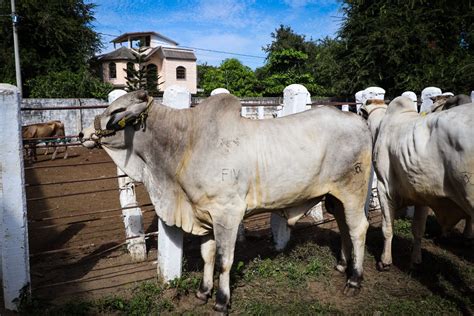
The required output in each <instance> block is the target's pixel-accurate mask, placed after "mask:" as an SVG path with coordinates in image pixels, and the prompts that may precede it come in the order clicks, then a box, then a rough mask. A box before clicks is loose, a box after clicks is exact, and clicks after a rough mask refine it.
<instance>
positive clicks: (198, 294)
mask: <svg viewBox="0 0 474 316" xmlns="http://www.w3.org/2000/svg"><path fill="white" fill-rule="evenodd" d="M196 298H198V300H199V303H198V304H199V305H204V304H207V300H208V299H209V295H208V294H206V293H202V292H201V291H197V292H196Z"/></svg>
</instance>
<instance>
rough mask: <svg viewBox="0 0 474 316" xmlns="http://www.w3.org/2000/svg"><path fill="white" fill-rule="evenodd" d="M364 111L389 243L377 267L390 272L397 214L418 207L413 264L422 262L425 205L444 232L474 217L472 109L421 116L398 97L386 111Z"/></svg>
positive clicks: (379, 105) (379, 106)
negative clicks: (465, 219) (371, 138)
mask: <svg viewBox="0 0 474 316" xmlns="http://www.w3.org/2000/svg"><path fill="white" fill-rule="evenodd" d="M362 111H363V112H365V113H366V115H367V116H368V120H369V126H370V129H371V131H372V134H373V135H374V138H375V144H374V165H375V171H376V173H377V177H378V190H379V198H380V204H381V207H382V214H383V222H382V231H383V234H384V237H385V242H384V250H383V253H382V257H381V262H379V265H378V267H379V269H386V268H388V267H389V266H390V264H391V263H392V251H391V243H392V236H393V232H392V226H393V217H394V212H395V211H396V210H397V209H399V208H402V207H405V206H407V205H415V214H414V219H413V223H412V232H413V236H414V245H413V252H412V257H411V262H412V264H417V263H420V262H421V238H422V236H423V234H424V229H425V223H426V217H427V215H428V211H429V208H428V207H426V206H429V207H431V208H432V209H433V211H434V212H435V215H436V217H437V219H438V221H439V222H440V224H441V226H442V229H443V231H444V232H446V231H447V230H448V229H450V228H452V226H454V225H455V224H456V223H457V222H458V221H459V220H460V219H462V218H465V217H466V215H467V216H471V217H472V216H473V215H474V142H473V139H474V129H473V128H472V126H473V124H474V107H473V106H472V104H465V105H460V106H457V107H455V108H452V109H450V110H448V111H443V112H439V113H432V114H429V115H426V116H420V115H419V114H418V113H417V112H416V111H415V110H414V109H413V103H412V101H411V100H410V99H408V98H406V97H398V98H395V99H394V100H393V101H392V102H391V103H390V104H389V106H388V108H387V106H386V105H385V104H384V103H383V102H375V103H371V104H367V105H365V106H363V107H362ZM466 228H467V227H466ZM470 228H471V227H469V228H467V229H468V230H470ZM465 233H466V230H465ZM468 234H469V232H468Z"/></svg>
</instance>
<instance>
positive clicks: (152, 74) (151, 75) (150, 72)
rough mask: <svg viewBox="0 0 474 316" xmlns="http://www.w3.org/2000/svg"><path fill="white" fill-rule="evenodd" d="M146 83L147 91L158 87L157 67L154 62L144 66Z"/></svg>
mask: <svg viewBox="0 0 474 316" xmlns="http://www.w3.org/2000/svg"><path fill="white" fill-rule="evenodd" d="M146 85H147V89H148V90H149V91H148V92H154V91H155V90H157V89H158V67H156V65H155V64H148V65H147V66H146Z"/></svg>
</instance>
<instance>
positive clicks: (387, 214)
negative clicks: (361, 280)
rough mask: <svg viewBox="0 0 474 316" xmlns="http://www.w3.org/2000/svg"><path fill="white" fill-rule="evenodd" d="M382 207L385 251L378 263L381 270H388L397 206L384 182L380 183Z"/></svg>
mask: <svg viewBox="0 0 474 316" xmlns="http://www.w3.org/2000/svg"><path fill="white" fill-rule="evenodd" d="M378 191H379V200H380V207H381V209H382V233H383V237H384V245H383V252H382V256H381V261H380V262H378V263H377V269H378V270H379V271H387V270H389V269H390V265H391V264H392V239H393V219H394V214H395V206H394V205H393V203H392V202H391V201H389V199H388V194H387V192H386V190H385V188H384V187H383V184H381V182H380V181H379V183H378Z"/></svg>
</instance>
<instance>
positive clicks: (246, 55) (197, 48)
mask: <svg viewBox="0 0 474 316" xmlns="http://www.w3.org/2000/svg"><path fill="white" fill-rule="evenodd" d="M97 33H98V34H101V35H106V36H112V37H118V36H119V35H113V34H107V33H101V32H97ZM178 47H181V48H189V49H195V50H202V51H205V52H211V53H218V54H227V55H234V56H241V57H251V58H260V59H266V57H263V56H256V55H250V54H240V53H232V52H225V51H221V50H214V49H206V48H199V47H192V46H178Z"/></svg>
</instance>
